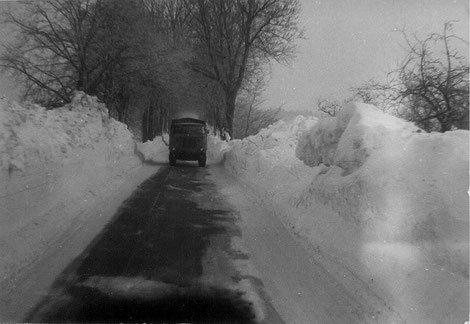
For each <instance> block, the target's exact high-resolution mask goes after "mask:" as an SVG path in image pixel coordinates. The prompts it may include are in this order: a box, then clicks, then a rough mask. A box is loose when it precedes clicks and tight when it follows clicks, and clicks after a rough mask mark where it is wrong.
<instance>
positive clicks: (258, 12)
mask: <svg viewBox="0 0 470 324" xmlns="http://www.w3.org/2000/svg"><path fill="white" fill-rule="evenodd" d="M186 1H187V2H188V3H190V4H191V5H193V8H192V20H191V32H192V36H193V39H194V40H195V48H196V54H197V55H196V57H195V59H194V60H193V61H192V62H191V67H192V69H193V70H194V71H196V72H198V73H201V74H203V75H204V76H206V77H207V78H210V79H212V80H215V81H216V82H218V83H219V84H220V87H221V89H222V90H223V93H224V97H225V107H224V110H225V116H224V119H225V123H226V125H225V127H226V129H227V130H228V131H229V133H230V134H232V133H233V119H234V113H235V107H236V106H235V102H236V98H237V95H238V93H239V91H240V89H241V88H242V85H243V83H244V82H246V80H247V79H248V78H249V77H250V75H253V74H256V72H257V71H259V69H260V66H261V65H262V64H264V63H266V62H268V61H269V60H270V59H275V60H278V61H282V60H285V59H287V58H288V57H289V56H290V55H291V54H292V51H293V43H292V42H293V41H294V40H295V39H296V38H298V37H300V36H301V32H300V30H299V28H298V26H297V18H298V14H299V4H298V1H297V0H219V1H211V0H193V1H188V0H186Z"/></svg>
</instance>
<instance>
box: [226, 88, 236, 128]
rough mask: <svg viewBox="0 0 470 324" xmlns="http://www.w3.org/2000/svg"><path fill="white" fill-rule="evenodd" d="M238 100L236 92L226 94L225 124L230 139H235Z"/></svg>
mask: <svg viewBox="0 0 470 324" xmlns="http://www.w3.org/2000/svg"><path fill="white" fill-rule="evenodd" d="M236 98H237V94H236V92H235V93H233V92H229V91H226V92H225V123H226V130H227V132H228V133H229V135H230V137H233V117H234V115H235V100H236Z"/></svg>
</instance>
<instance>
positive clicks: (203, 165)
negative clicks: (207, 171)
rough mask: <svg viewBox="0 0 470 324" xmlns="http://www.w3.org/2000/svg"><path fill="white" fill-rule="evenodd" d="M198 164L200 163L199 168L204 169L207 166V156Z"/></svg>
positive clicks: (201, 158)
mask: <svg viewBox="0 0 470 324" xmlns="http://www.w3.org/2000/svg"><path fill="white" fill-rule="evenodd" d="M198 162H199V166H200V167H201V168H204V167H205V166H206V156H205V155H204V156H201V157H200V158H199V160H198Z"/></svg>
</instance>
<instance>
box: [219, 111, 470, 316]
mask: <svg viewBox="0 0 470 324" xmlns="http://www.w3.org/2000/svg"><path fill="white" fill-rule="evenodd" d="M312 126H313V127H312ZM468 139H469V133H468V131H455V132H447V133H445V134H441V133H431V134H428V133H424V132H422V131H421V130H419V129H418V128H417V127H415V126H414V125H412V124H411V123H408V122H406V121H403V120H401V119H398V118H395V117H393V116H389V115H386V114H384V113H382V112H381V111H379V110H378V109H376V108H375V107H373V106H370V105H365V104H350V105H349V106H347V107H345V108H344V109H343V110H342V112H341V113H340V114H339V116H337V117H335V118H325V119H321V120H319V121H317V120H315V119H308V118H304V117H298V118H297V119H296V120H294V121H292V122H290V123H286V122H283V121H281V122H278V123H277V124H275V125H273V126H270V127H268V128H267V129H264V130H262V131H261V132H260V133H259V134H257V135H255V136H250V137H248V138H246V139H244V140H236V141H232V142H231V150H230V151H229V152H228V153H227V154H226V155H225V167H226V169H227V170H229V171H230V172H231V173H232V174H234V175H236V176H237V177H240V178H241V179H242V181H243V182H245V183H247V184H249V186H251V187H252V188H253V189H254V190H255V192H257V193H258V194H259V195H260V198H261V199H264V200H266V201H268V202H271V203H272V204H273V206H274V208H273V210H274V211H277V212H278V213H279V215H281V216H282V217H284V221H285V223H286V224H287V226H289V227H291V228H292V229H293V230H294V231H295V232H296V233H298V234H300V236H301V237H302V238H303V239H305V240H306V241H307V242H308V245H309V248H310V249H311V251H312V252H313V253H315V254H316V255H317V256H318V259H317V260H320V261H321V262H323V263H324V266H325V268H327V269H329V271H330V273H336V274H337V276H338V280H339V281H340V282H342V283H343V284H344V286H345V287H347V288H349V289H350V290H351V291H352V292H353V293H355V294H356V296H357V298H358V299H367V298H366V296H365V295H366V294H371V293H372V295H375V296H376V297H375V298H376V300H377V301H378V302H379V303H380V302H382V301H383V303H385V304H386V306H387V307H389V308H390V309H391V310H392V312H394V313H396V316H395V317H394V319H393V321H396V320H397V319H398V321H401V320H403V321H406V322H408V323H436V322H439V323H463V322H464V321H465V320H466V319H467V318H468V311H469V310H468V305H469V298H468V261H469V260H468V255H469V245H468V244H469V233H468V231H469V214H468V196H467V190H468V170H469V166H468V157H469V152H468ZM335 267H336V268H337V271H335V270H334V269H335ZM341 269H342V270H341ZM353 282H355V283H354V284H353ZM377 320H378V322H381V323H384V322H388V321H389V320H390V319H389V318H388V319H387V318H380V315H379V317H378V318H377Z"/></svg>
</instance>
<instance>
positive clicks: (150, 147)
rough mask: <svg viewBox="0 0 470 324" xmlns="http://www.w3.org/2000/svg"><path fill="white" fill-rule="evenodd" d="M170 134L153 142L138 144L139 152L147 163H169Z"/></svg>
mask: <svg viewBox="0 0 470 324" xmlns="http://www.w3.org/2000/svg"><path fill="white" fill-rule="evenodd" d="M169 142H170V141H169V137H168V134H165V135H164V136H161V137H155V138H154V139H153V140H152V141H147V142H145V143H138V144H137V152H138V153H139V154H140V155H141V158H142V160H143V161H145V162H152V163H168V143H169Z"/></svg>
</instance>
